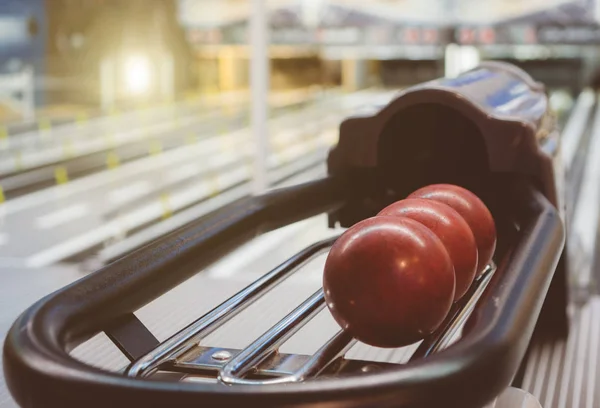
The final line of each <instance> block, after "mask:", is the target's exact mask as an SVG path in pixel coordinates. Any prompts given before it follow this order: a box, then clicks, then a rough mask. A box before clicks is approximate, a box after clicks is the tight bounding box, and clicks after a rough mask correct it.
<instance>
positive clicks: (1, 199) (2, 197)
mask: <svg viewBox="0 0 600 408" xmlns="http://www.w3.org/2000/svg"><path fill="white" fill-rule="evenodd" d="M4 201H6V196H5V195H4V189H3V188H2V186H0V203H3V202H4Z"/></svg>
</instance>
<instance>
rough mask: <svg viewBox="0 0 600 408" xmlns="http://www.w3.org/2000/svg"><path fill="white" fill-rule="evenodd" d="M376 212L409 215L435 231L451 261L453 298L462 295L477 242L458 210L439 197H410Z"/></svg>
mask: <svg viewBox="0 0 600 408" xmlns="http://www.w3.org/2000/svg"><path fill="white" fill-rule="evenodd" d="M378 215H388V216H394V217H407V218H411V219H413V220H415V221H418V222H420V223H421V224H423V225H425V226H426V227H427V228H429V229H430V230H431V231H432V232H433V233H434V234H435V235H437V237H438V238H439V239H440V240H441V241H442V243H443V244H444V246H445V247H446V250H447V251H448V254H449V255H450V259H451V260H452V263H453V264H454V272H455V274H456V291H455V293H454V301H457V300H459V299H460V298H461V297H463V296H464V295H465V293H466V292H467V290H469V288H470V287H471V283H473V279H474V278H475V273H476V271H477V244H476V243H475V237H474V236H473V232H472V231H471V228H470V227H469V224H467V222H466V221H465V220H464V218H463V217H461V215H460V214H459V213H458V212H456V211H455V210H454V209H452V208H451V207H450V206H448V205H446V204H443V203H441V202H438V201H434V200H425V199H421V198H409V199H406V200H401V201H397V202H395V203H394V204H392V205H389V206H388V207H386V208H384V209H383V210H382V211H381V212H380V213H379V214H378Z"/></svg>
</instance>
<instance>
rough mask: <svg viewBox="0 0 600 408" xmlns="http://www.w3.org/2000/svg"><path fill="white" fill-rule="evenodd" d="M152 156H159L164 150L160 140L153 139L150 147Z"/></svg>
mask: <svg viewBox="0 0 600 408" xmlns="http://www.w3.org/2000/svg"><path fill="white" fill-rule="evenodd" d="M148 151H149V153H150V156H157V155H159V154H160V153H161V152H162V143H160V141H158V140H152V141H151V142H150V146H149V148H148Z"/></svg>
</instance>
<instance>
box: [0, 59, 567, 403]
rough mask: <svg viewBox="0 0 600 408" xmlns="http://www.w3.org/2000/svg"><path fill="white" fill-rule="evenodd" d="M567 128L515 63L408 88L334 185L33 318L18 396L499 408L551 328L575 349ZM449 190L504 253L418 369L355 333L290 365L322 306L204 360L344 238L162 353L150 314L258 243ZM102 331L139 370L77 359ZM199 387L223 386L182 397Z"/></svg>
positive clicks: (152, 260)
mask: <svg viewBox="0 0 600 408" xmlns="http://www.w3.org/2000/svg"><path fill="white" fill-rule="evenodd" d="M555 126H556V125H555V121H554V118H553V116H552V114H551V112H550V110H549V107H548V98H547V95H546V93H545V90H544V87H543V86H542V85H541V84H539V83H537V82H535V81H533V80H532V79H531V78H530V77H529V76H528V75H527V74H526V73H524V72H523V71H521V70H519V69H517V68H515V67H513V66H511V65H508V64H502V63H491V62H490V63H484V64H482V65H481V66H479V67H478V68H476V69H473V70H471V71H469V72H466V73H464V74H462V75H461V76H459V77H457V78H453V79H439V80H435V81H432V82H428V83H424V84H421V85H418V86H415V87H412V88H409V89H407V90H404V91H402V92H401V93H399V94H398V96H397V97H395V98H394V99H393V100H392V101H391V102H390V103H388V104H387V105H385V106H382V107H378V109H377V111H376V113H374V114H372V115H371V114H369V115H363V116H356V117H351V118H348V119H347V120H345V121H344V122H343V123H342V124H341V126H340V134H339V142H338V144H337V145H336V146H335V147H334V148H333V149H332V150H331V151H330V154H329V158H328V162H327V166H328V175H327V177H325V178H322V179H320V180H315V181H311V182H308V183H305V184H301V185H297V186H293V187H289V188H283V189H278V190H273V191H270V192H268V193H266V194H264V195H261V196H250V197H247V198H244V199H241V200H239V201H237V202H234V203H232V204H230V205H227V206H225V207H223V208H221V209H219V210H217V211H215V212H213V213H211V214H209V215H207V216H205V217H202V218H200V219H198V220H196V221H195V222H192V223H190V224H188V225H186V226H185V227H183V228H181V229H179V230H177V231H175V232H173V233H171V234H169V235H167V236H164V237H163V238H161V239H159V240H157V241H155V242H153V243H151V244H149V245H147V246H145V247H144V248H142V249H140V250H137V251H135V252H133V253H131V254H129V255H127V256H125V257H123V258H121V259H119V260H117V261H115V262H113V263H111V264H109V265H107V266H105V267H104V268H102V269H100V270H98V271H97V272H95V273H93V274H90V275H88V276H86V277H84V278H82V279H81V280H79V281H77V282H75V283H73V284H71V285H69V286H67V287H65V288H63V289H61V290H59V291H57V292H55V293H53V294H51V295H49V296H47V297H45V298H43V299H41V300H40V301H38V302H37V303H36V304H34V305H33V306H31V307H30V308H29V309H28V310H26V311H25V312H24V313H23V314H22V315H21V316H20V317H19V318H18V320H17V321H16V322H15V323H14V325H13V326H12V328H11V330H10V332H9V334H8V336H7V338H6V342H5V346H4V372H5V375H6V380H7V383H8V387H9V389H10V391H11V393H12V395H13V397H14V398H15V400H16V401H17V403H18V404H20V405H21V406H23V407H48V406H60V407H64V408H67V407H73V408H75V407H77V408H79V407H82V406H86V407H107V406H113V407H126V406H128V407H129V406H146V407H198V406H205V407H221V406H223V407H225V406H227V407H243V406H252V407H313V406H314V407H375V406H376V407H441V406H456V407H472V408H482V407H484V406H486V404H489V403H491V402H492V401H494V400H495V399H496V398H497V397H498V395H500V394H502V393H503V392H504V391H505V390H506V389H507V388H508V387H511V384H513V383H514V381H515V379H518V376H519V368H520V366H521V363H522V361H523V358H524V355H525V353H526V351H527V348H528V345H529V342H530V339H531V337H532V334H533V333H534V330H535V331H536V332H539V333H543V335H546V336H564V335H565V334H566V327H567V317H566V279H565V276H566V265H567V263H566V261H565V259H564V257H563V256H562V254H563V247H564V244H565V226H564V221H563V213H564V211H563V203H562V201H563V199H562V196H561V195H562V185H561V183H562V174H561V172H560V168H561V167H560V164H559V162H558V160H559V156H558V137H559V135H558V132H557V130H556V127H555ZM432 183H453V184H458V185H461V186H464V187H466V188H468V189H470V190H471V191H473V192H474V193H476V194H477V195H478V196H479V197H480V198H481V199H482V200H483V201H484V202H485V203H486V205H487V206H488V207H489V208H490V210H491V211H492V213H493V216H494V219H495V222H496V225H497V231H498V246H497V249H496V252H495V255H494V262H493V263H492V264H490V265H489V266H488V268H487V270H486V273H484V274H483V275H482V277H481V278H480V279H479V280H477V281H476V282H475V283H474V284H473V286H472V288H471V289H470V292H469V293H468V294H467V295H466V296H465V297H464V298H463V299H461V301H459V302H458V303H456V304H455V305H454V306H453V309H452V311H451V312H450V314H449V315H448V317H447V319H446V321H445V322H444V324H443V325H442V327H441V328H440V329H439V330H438V331H437V332H436V333H434V334H433V335H432V336H430V337H428V338H425V339H424V340H423V341H422V342H421V343H420V345H419V346H418V348H416V351H415V352H414V353H413V354H412V356H411V358H410V361H409V362H408V363H406V364H401V365H399V364H391V363H377V362H376V363H371V362H367V361H359V360H352V359H347V358H344V355H345V353H346V351H347V350H349V348H350V347H352V345H353V344H354V340H353V339H352V338H351V337H350V336H349V335H348V334H347V333H345V332H344V331H343V330H340V331H339V332H338V333H337V334H336V335H334V336H333V337H332V338H330V340H329V341H327V342H326V343H325V344H323V345H322V347H321V348H320V349H319V350H318V351H317V352H316V353H315V354H314V355H310V356H308V355H291V354H282V353H279V352H278V348H279V346H280V345H281V344H282V343H283V342H285V341H286V340H287V339H289V338H290V337H291V336H293V335H294V334H295V333H296V332H297V331H298V330H299V329H300V328H301V327H302V326H303V325H304V324H305V323H306V322H307V321H309V320H310V319H311V318H312V317H314V316H315V315H316V314H317V313H318V312H319V311H320V310H322V309H323V308H324V307H325V304H324V297H323V293H322V291H317V292H316V293H314V295H312V296H310V297H309V298H308V299H307V300H306V301H305V302H303V303H302V304H300V305H299V306H298V307H297V308H296V309H294V310H293V311H292V312H290V313H289V314H288V315H287V316H286V317H285V318H284V319H282V320H281V321H280V322H278V323H277V324H276V325H274V326H273V327H272V328H271V329H269V330H268V331H266V332H265V333H264V334H263V335H261V336H260V337H259V338H257V339H256V340H255V341H253V342H252V343H251V344H250V345H249V346H248V347H246V348H245V349H243V350H234V351H231V352H229V353H228V354H224V355H223V358H222V359H220V358H218V356H217V358H215V355H214V354H212V355H206V353H203V352H202V350H204V349H203V348H201V347H200V345H199V344H200V343H201V340H202V339H203V338H204V337H206V336H207V335H208V334H210V333H211V332H213V331H215V330H217V329H218V328H219V327H220V326H221V325H223V324H224V323H225V322H227V321H228V320H230V319H231V318H232V317H233V316H235V315H237V314H239V313H243V310H244V309H245V308H246V307H247V306H248V305H250V304H251V303H253V302H254V301H256V300H257V299H258V298H260V297H261V296H262V295H264V294H265V293H266V292H268V291H270V290H276V289H274V288H275V287H276V286H277V284H279V283H280V282H282V281H283V280H284V279H286V278H288V277H289V276H290V275H292V274H293V273H296V272H297V271H298V270H300V271H299V272H298V273H302V272H301V267H302V265H304V264H305V263H306V262H307V261H308V260H310V259H312V258H313V257H315V256H317V255H318V254H322V253H323V252H325V251H327V249H328V248H329V247H330V246H331V245H332V244H333V242H334V240H335V238H332V239H327V240H324V241H321V242H317V243H314V244H313V245H311V246H309V247H308V248H306V249H304V250H303V251H301V252H299V253H298V254H296V255H294V256H292V257H291V258H289V259H287V260H284V261H283V262H282V263H281V264H280V265H279V266H278V267H276V268H275V269H273V270H271V271H270V272H268V273H266V274H265V275H263V276H262V277H261V278H259V279H258V280H256V281H254V282H253V283H251V284H250V285H249V286H247V287H246V288H244V289H243V290H241V291H240V292H239V293H237V294H235V295H234V296H232V297H231V298H229V299H227V300H224V301H223V303H221V304H220V305H218V306H216V307H215V308H214V309H212V310H211V311H209V312H208V313H206V314H205V315H203V316H201V317H199V318H198V319H197V320H196V321H194V322H193V323H191V324H190V325H189V326H187V327H185V328H183V329H182V330H181V331H179V332H177V333H175V334H174V335H172V336H171V337H170V338H169V339H167V340H166V341H164V342H162V343H160V342H158V341H157V340H156V338H155V337H154V335H153V334H152V333H151V332H150V331H149V330H148V329H147V328H146V327H145V326H144V325H143V324H142V323H141V322H140V320H138V318H137V317H136V316H135V314H134V312H135V311H136V310H138V309H139V308H141V307H142V306H144V305H145V304H147V303H149V302H151V301H152V300H153V299H155V298H157V297H158V296H160V295H161V294H163V293H165V292H166V291H168V290H170V289H171V288H173V287H175V286H176V285H178V284H180V283H182V282H183V281H185V280H186V279H188V278H190V277H191V276H193V275H194V274H196V273H198V272H199V271H201V270H202V269H203V268H205V267H206V266H208V265H210V264H211V263H213V262H215V261H216V260H218V259H219V258H220V257H222V256H224V255H225V254H227V253H229V252H231V251H232V250H234V249H235V248H236V247H238V246H240V245H241V244H242V243H244V242H247V241H249V240H250V239H252V238H253V237H255V236H256V235H257V234H261V233H265V232H268V231H272V230H274V229H277V228H280V227H282V226H284V225H287V224H290V223H294V222H296V221H299V220H302V219H305V218H308V217H311V216H314V215H317V214H320V213H323V212H326V213H327V214H328V217H329V222H330V225H332V226H333V225H341V226H343V227H348V226H351V225H352V224H354V223H356V222H357V221H359V220H361V219H364V218H366V217H370V216H373V215H375V214H376V213H377V212H378V211H379V210H381V209H382V208H384V207H385V206H386V205H387V204H389V203H391V202H393V201H395V200H398V199H401V198H403V197H405V196H406V195H407V194H409V193H410V192H411V191H414V190H415V189H417V188H419V187H422V186H424V185H428V184H432ZM102 331H103V332H105V333H106V334H107V335H108V337H109V338H110V339H111V340H112V341H113V342H114V343H115V344H116V345H117V346H118V347H119V349H120V350H121V351H122V352H123V354H124V355H125V356H126V357H127V358H128V359H129V360H130V364H129V366H128V367H126V368H125V369H124V370H123V371H122V372H119V373H113V372H107V371H103V370H100V369H98V368H94V367H91V366H88V365H86V364H84V363H83V362H81V361H78V360H76V359H74V358H73V357H72V356H71V355H70V354H69V351H70V350H72V349H73V348H74V347H76V346H77V345H79V344H81V343H82V342H84V341H86V339H89V338H90V337H92V336H94V335H95V334H97V333H99V332H102ZM211 346H218V345H211ZM211 357H212V358H211ZM366 366H368V367H376V368H377V369H375V370H365V369H364V368H365V367H366ZM190 375H193V376H198V377H207V378H213V379H216V381H213V382H210V383H192V382H189V381H182V379H183V378H185V377H186V376H190ZM449 402H451V403H449ZM513 402H514V401H513ZM534 404H535V402H532V403H531V405H522V406H530V407H534V406H539V405H534ZM496 406H497V407H500V405H496ZM506 406H511V405H506ZM512 406H520V405H512Z"/></svg>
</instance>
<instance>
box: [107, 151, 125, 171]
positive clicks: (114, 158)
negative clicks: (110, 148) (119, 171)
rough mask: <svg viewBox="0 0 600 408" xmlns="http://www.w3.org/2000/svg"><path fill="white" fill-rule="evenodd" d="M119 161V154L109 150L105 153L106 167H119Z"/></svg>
mask: <svg viewBox="0 0 600 408" xmlns="http://www.w3.org/2000/svg"><path fill="white" fill-rule="evenodd" d="M120 163H121V161H120V160H119V156H118V155H117V153H115V152H109V153H108V154H107V155H106V167H107V168H108V169H111V170H112V169H116V168H117V167H119V164H120Z"/></svg>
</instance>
